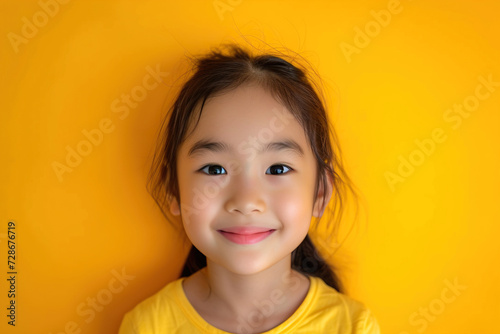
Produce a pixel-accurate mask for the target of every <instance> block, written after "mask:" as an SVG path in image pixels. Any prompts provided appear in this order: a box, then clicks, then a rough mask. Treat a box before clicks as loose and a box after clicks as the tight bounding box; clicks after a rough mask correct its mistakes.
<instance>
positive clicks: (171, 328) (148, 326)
mask: <svg viewBox="0 0 500 334" xmlns="http://www.w3.org/2000/svg"><path fill="white" fill-rule="evenodd" d="M309 279H310V282H311V283H310V287H309V291H308V293H307V295H306V297H305V299H304V300H303V302H302V304H301V305H300V306H299V308H298V309H297V310H296V311H295V312H294V313H293V314H292V315H291V316H290V318H288V319H287V320H285V322H283V323H281V324H280V325H278V326H276V327H274V328H273V329H271V330H269V331H267V332H264V333H265V334H275V333H276V334H277V333H294V334H317V333H332V334H380V328H379V325H378V323H377V320H376V318H375V317H374V316H373V314H372V313H371V312H370V310H369V309H368V308H366V307H365V306H364V305H363V304H362V303H360V302H358V301H356V300H354V299H351V298H349V297H348V296H346V295H344V294H341V293H339V292H337V291H336V290H335V289H333V288H331V287H330V286H328V285H326V283H325V282H324V281H323V280H322V279H320V278H317V277H313V276H310V277H309ZM183 280H184V278H180V279H178V280H176V281H173V282H171V283H169V284H167V285H166V286H165V287H164V288H162V289H161V290H160V291H159V292H157V293H156V294H154V295H153V296H151V297H149V298H147V299H145V300H144V301H142V302H141V303H139V304H138V305H137V306H136V307H135V308H134V309H133V310H131V311H129V312H128V313H126V314H125V316H124V318H123V321H122V324H121V327H120V331H119V334H153V333H155V334H156V333H158V334H159V333H162V334H163V333H165V334H166V333H168V334H176V333H179V334H180V333H182V334H186V333H188V334H189V333H212V334H228V332H225V331H223V330H220V329H217V328H216V327H214V326H212V325H210V324H209V323H208V322H206V321H205V320H204V319H203V318H202V317H201V316H200V315H199V314H198V313H197V312H196V310H195V309H194V308H193V306H192V305H191V304H190V302H189V300H188V299H187V297H186V295H185V293H184V289H183V288H182V281H183ZM249 320H250V322H249V323H246V324H245V323H242V330H243V332H244V331H245V330H247V333H248V332H249V328H251V319H249Z"/></svg>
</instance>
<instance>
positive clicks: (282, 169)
mask: <svg viewBox="0 0 500 334" xmlns="http://www.w3.org/2000/svg"><path fill="white" fill-rule="evenodd" d="M290 170H291V168H290V167H288V166H285V165H272V166H271V167H269V168H268V169H267V170H266V174H271V175H278V174H285V173H288V172H289V171H290Z"/></svg>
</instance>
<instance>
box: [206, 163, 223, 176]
mask: <svg viewBox="0 0 500 334" xmlns="http://www.w3.org/2000/svg"><path fill="white" fill-rule="evenodd" d="M200 170H201V171H202V172H203V173H205V174H209V175H219V174H227V172H226V170H225V169H224V167H222V166H219V165H207V166H205V167H203V168H202V169H200Z"/></svg>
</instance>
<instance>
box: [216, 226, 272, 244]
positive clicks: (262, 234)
mask: <svg viewBox="0 0 500 334" xmlns="http://www.w3.org/2000/svg"><path fill="white" fill-rule="evenodd" d="M274 231H276V230H275V229H269V228H254V227H234V228H227V229H223V230H218V232H219V233H220V234H222V236H224V237H225V238H226V239H228V240H229V241H231V242H234V243H236V244H240V245H249V244H255V243H257V242H260V241H262V240H264V239H265V238H267V237H268V236H270V235H271V234H272V233H273V232H274Z"/></svg>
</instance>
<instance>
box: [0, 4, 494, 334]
mask: <svg viewBox="0 0 500 334" xmlns="http://www.w3.org/2000/svg"><path fill="white" fill-rule="evenodd" d="M66 2H67V3H64V4H58V5H57V7H56V6H54V5H52V7H50V6H49V7H48V8H49V9H44V7H47V6H45V5H43V4H45V3H49V4H50V3H53V1H50V0H45V1H44V0H42V1H41V2H37V1H2V2H1V4H0V7H1V10H0V13H1V14H0V15H1V20H0V25H1V31H0V35H1V36H2V38H1V53H0V57H1V59H0V60H1V61H0V66H1V67H0V73H1V81H0V84H1V86H0V94H1V98H0V110H1V111H0V127H1V132H0V133H1V134H0V136H1V141H0V148H1V159H2V160H1V164H0V184H1V198H0V241H1V246H0V249H1V252H0V254H1V255H0V258H1V261H0V263H2V265H1V266H0V268H1V271H0V282H1V283H0V295H1V296H2V298H1V299H0V302H1V305H0V306H1V307H0V309H1V310H2V311H1V314H0V315H1V317H0V319H2V320H1V323H0V331H1V332H2V333H30V334H31V333H44V334H45V333H47V334H48V333H52V334H56V333H71V332H75V333H77V332H78V330H80V333H114V332H116V331H117V329H118V326H119V324H120V321H121V318H122V316H123V314H124V313H125V312H126V311H128V310H129V309H131V308H132V307H133V306H134V305H135V304H136V303H137V302H139V301H141V300H143V299H144V298H146V297H147V296H149V295H151V294H153V293H154V292H156V291H158V290H159V289H160V288H161V287H163V286H164V285H165V284H166V283H168V282H170V281H172V280H173V279H175V278H176V277H177V275H178V273H179V270H180V268H181V264H182V262H183V260H184V256H185V255H186V251H187V248H186V247H183V246H182V245H181V243H180V241H179V238H178V237H177V235H176V234H175V232H174V230H173V229H172V227H171V226H169V225H168V224H167V223H166V222H165V220H164V219H163V217H162V215H161V214H160V211H159V209H158V208H157V207H156V205H155V203H154V201H153V200H152V198H151V197H150V196H149V194H148V193H147V191H146V188H145V182H146V175H147V169H148V166H149V165H148V164H149V162H150V157H151V154H152V149H153V146H154V142H155V139H156V134H157V131H158V128H159V125H160V121H161V118H162V115H163V112H164V109H163V104H164V101H167V102H166V103H167V104H168V101H170V100H171V92H172V91H175V89H176V88H178V86H179V84H180V82H179V81H176V78H177V77H179V76H180V75H181V74H182V73H183V71H185V56H186V55H193V54H199V53H202V52H205V51H207V50H208V49H209V48H210V47H212V46H217V45H218V44H219V43H221V42H229V41H238V42H242V43H244V44H245V45H250V44H252V45H254V46H256V47H260V46H263V45H264V43H266V44H269V45H270V46H273V47H281V46H284V47H287V48H290V49H292V50H294V51H297V52H299V53H300V54H302V55H303V56H304V57H306V58H307V59H309V60H310V62H311V63H312V65H313V66H315V67H316V68H317V69H318V72H319V74H320V75H321V76H322V78H323V80H324V86H325V90H326V92H327V96H328V100H329V107H330V111H331V112H332V117H333V119H334V120H335V124H336V127H337V131H338V133H339V137H340V140H341V145H342V147H343V150H344V152H345V156H344V158H345V161H346V165H347V170H348V172H350V173H351V175H352V177H353V179H354V181H355V183H356V185H357V186H358V187H359V188H360V189H361V191H362V197H363V199H364V202H365V203H366V204H365V206H364V211H363V212H364V214H363V215H362V216H363V217H362V219H361V220H360V222H359V223H358V225H357V228H355V229H353V233H351V234H350V236H349V239H348V241H346V242H345V243H344V244H343V246H342V247H341V249H342V251H341V252H340V253H339V254H341V256H340V255H339V261H340V262H341V266H342V268H343V269H342V272H341V274H342V277H344V278H345V281H346V285H347V288H348V292H349V294H350V295H352V296H354V297H355V298H357V299H359V300H361V301H363V302H364V303H365V304H367V305H368V306H369V307H370V308H371V309H372V310H373V312H374V313H375V314H376V316H377V318H378V319H379V322H380V324H381V327H382V330H383V332H384V333H396V334H414V333H427V334H437V333H440V334H442V333H455V334H466V333H467V334H469V333H485V334H486V333H500V326H499V325H498V318H499V317H500V288H499V284H498V282H500V274H499V273H500V270H499V269H498V265H499V262H498V260H499V255H500V242H499V241H498V237H499V232H500V227H499V222H500V210H499V207H500V205H499V200H500V196H499V189H500V181H499V180H500V178H499V176H498V174H499V171H500V163H499V157H500V155H499V153H500V152H499V151H500V150H499V144H500V135H499V131H498V127H499V125H500V122H499V121H500V116H499V114H500V108H499V107H500V87H498V86H497V87H493V88H491V87H490V88H491V89H492V91H491V92H489V93H490V94H489V96H488V97H487V98H485V99H484V100H481V101H480V104H479V106H478V107H477V109H476V110H474V111H473V112H471V113H470V116H469V117H467V118H465V117H462V118H461V120H462V122H461V123H460V125H459V126H456V127H455V128H454V127H453V125H454V124H455V123H454V122H450V121H446V119H445V115H447V110H448V109H450V108H452V107H453V105H454V104H463V103H464V101H465V100H466V99H468V101H472V100H471V96H474V94H475V89H476V87H477V86H478V85H479V84H480V81H479V78H480V77H483V78H485V79H487V78H488V76H490V77H491V78H492V80H493V81H495V82H499V81H500V62H499V59H500V44H499V39H498V36H499V34H500V23H499V22H500V21H499V20H498V13H499V12H500V4H499V3H498V2H497V1H493V0H490V1H478V2H473V1H451V0H448V1H424V0H413V1H409V0H402V1H401V2H400V4H399V6H397V8H398V9H399V12H398V13H392V14H391V19H390V22H388V24H385V26H381V25H380V24H379V25H378V26H379V29H378V30H377V24H374V23H373V22H376V21H375V19H374V13H380V11H381V10H388V6H389V7H390V6H392V5H391V2H390V1H385V0H384V1H380V0H379V1H250V0H241V1H236V0H232V1H230V0H220V1H212V0H207V1H189V2H188V1H165V0H161V1H84V0H73V1H66ZM214 3H216V4H218V6H219V7H220V8H221V9H220V10H222V11H221V12H218V11H217V10H216V9H215V7H214ZM224 4H225V7H223V6H224ZM223 8H225V9H223ZM47 10H48V11H52V12H51V14H53V15H48V14H43V13H44V11H47ZM40 12H42V13H40ZM44 15H45V17H46V18H47V20H46V21H44ZM35 21H36V23H37V24H38V25H39V27H36V26H35V27H36V31H33V30H32V31H29V29H28V28H26V27H24V25H27V24H29V23H26V22H31V23H32V24H33V22H35ZM23 27H24V28H23ZM367 27H368V28H369V29H372V30H370V35H371V37H370V36H368V37H369V41H367V40H366V39H365V41H364V42H365V44H363V41H362V40H360V38H361V37H359V36H358V37H357V38H356V36H357V34H358V35H359V32H357V31H359V30H361V31H364V30H365V29H366V28H367ZM23 29H24V32H25V33H26V34H28V35H29V36H30V37H29V38H26V40H23V42H22V43H21V44H16V43H13V42H12V38H13V37H12V36H14V35H16V36H22V33H23ZM356 43H357V44H356ZM347 44H349V45H351V46H352V47H356V48H357V51H356V52H355V53H352V54H351V55H346V54H345V53H344V52H343V51H342V48H341V46H344V47H345V46H346V45H347ZM356 45H357V46H356ZM157 66H159V68H161V70H162V71H164V72H169V74H168V75H165V78H164V83H163V84H162V85H158V86H157V88H155V89H152V90H151V91H147V96H146V98H145V99H144V100H142V101H140V102H139V103H138V104H137V105H136V106H135V107H134V108H129V114H128V115H127V117H123V119H120V117H119V116H120V115H121V114H120V113H115V112H114V111H113V108H112V103H113V102H114V101H115V100H116V99H120V98H121V96H122V94H131V92H132V91H133V90H134V89H136V90H137V89H139V88H136V87H137V86H141V85H142V82H143V79H144V78H145V77H146V75H147V74H148V70H147V68H148V67H149V68H152V69H154V68H156V67H157ZM152 82H153V81H150V83H152ZM481 89H482V90H481V92H482V93H486V92H488V90H485V88H484V87H483V88H481ZM122 116H123V115H122ZM454 116H455V117H457V115H456V114H454ZM105 119H109V120H110V122H112V125H113V130H112V131H111V132H110V133H107V134H104V135H103V139H102V142H100V143H99V144H98V145H94V146H93V147H92V152H91V153H90V154H88V155H87V156H86V157H83V159H82V161H81V162H80V163H79V164H78V165H77V166H76V167H75V168H73V170H72V171H71V172H67V173H64V174H63V176H62V181H60V180H59V179H58V177H57V175H56V173H55V172H54V170H53V166H52V164H53V163H54V161H57V162H59V163H65V159H66V154H67V146H69V147H71V148H72V149H76V147H77V145H78V144H79V143H80V142H81V141H83V140H86V137H85V136H84V134H83V132H82V131H83V130H88V131H90V130H92V129H95V128H98V127H99V124H100V122H101V121H102V120H105ZM437 128H440V129H442V131H443V133H444V136H446V137H445V138H446V140H444V141H443V142H441V143H435V148H434V151H433V152H431V153H430V154H429V155H428V156H427V155H425V158H424V159H425V160H424V161H423V162H422V163H421V164H420V165H419V166H416V167H415V170H414V171H413V173H411V175H409V176H407V177H405V178H404V182H398V183H396V184H395V185H394V187H391V186H390V185H389V183H388V182H387V180H386V174H387V172H391V173H397V170H398V166H399V164H400V158H401V157H402V158H405V159H409V157H410V155H411V154H413V156H414V157H418V155H419V153H418V152H417V151H418V146H417V144H416V142H415V141H416V140H419V141H424V140H426V139H429V138H432V132H433V130H435V129H437ZM420 157H422V156H420ZM9 220H13V221H15V222H16V231H17V234H16V236H17V239H16V241H17V258H16V266H17V268H16V269H17V271H18V276H17V293H18V294H17V298H16V303H17V325H16V327H15V328H12V327H11V326H7V324H6V323H7V320H8V319H7V317H6V314H7V310H6V307H7V302H8V299H7V290H8V286H7V283H6V277H7V274H6V272H7V266H6V262H7V246H6V244H7V243H6V240H7V239H6V233H7V223H8V221H9ZM122 270H124V271H125V273H126V275H129V276H130V277H133V279H132V278H130V277H129V278H130V280H128V281H125V283H124V284H123V285H122V286H120V284H118V283H117V281H115V280H114V277H115V276H114V275H115V274H116V273H117V272H122ZM447 282H448V283H453V282H458V284H459V285H460V286H462V288H461V290H459V291H458V293H456V294H453V293H451V291H450V290H446V289H447ZM110 284H111V285H112V286H113V287H114V288H113V291H115V292H111V293H110V292H109V291H111V290H110ZM113 284H114V285H113ZM125 284H126V285H125ZM118 290H120V291H119V292H118ZM443 293H444V296H445V297H444V298H445V299H446V302H444V301H443ZM97 296H99V297H100V298H101V300H106V303H107V304H106V305H102V304H98V305H97V306H98V310H94V311H93V312H94V314H93V316H92V317H91V315H90V314H91V313H92V312H91V311H90V310H91V307H90V306H89V305H88V304H87V303H89V301H91V300H92V298H96V297H97ZM110 296H111V300H110V299H109V298H110ZM452 297H454V298H452ZM103 298H105V299H103ZM106 298H108V299H106ZM450 298H451V299H453V301H451V302H450ZM425 309H430V310H431V311H430V312H431V313H429V314H430V315H431V316H432V317H428V318H425V317H424V316H422V315H419V314H420V312H424V311H425ZM85 312H86V313H85ZM432 312H434V315H433V313H432ZM82 314H83V315H82ZM415 314H416V315H415ZM91 318H92V319H91ZM422 319H426V320H422ZM416 321H417V322H416Z"/></svg>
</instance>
